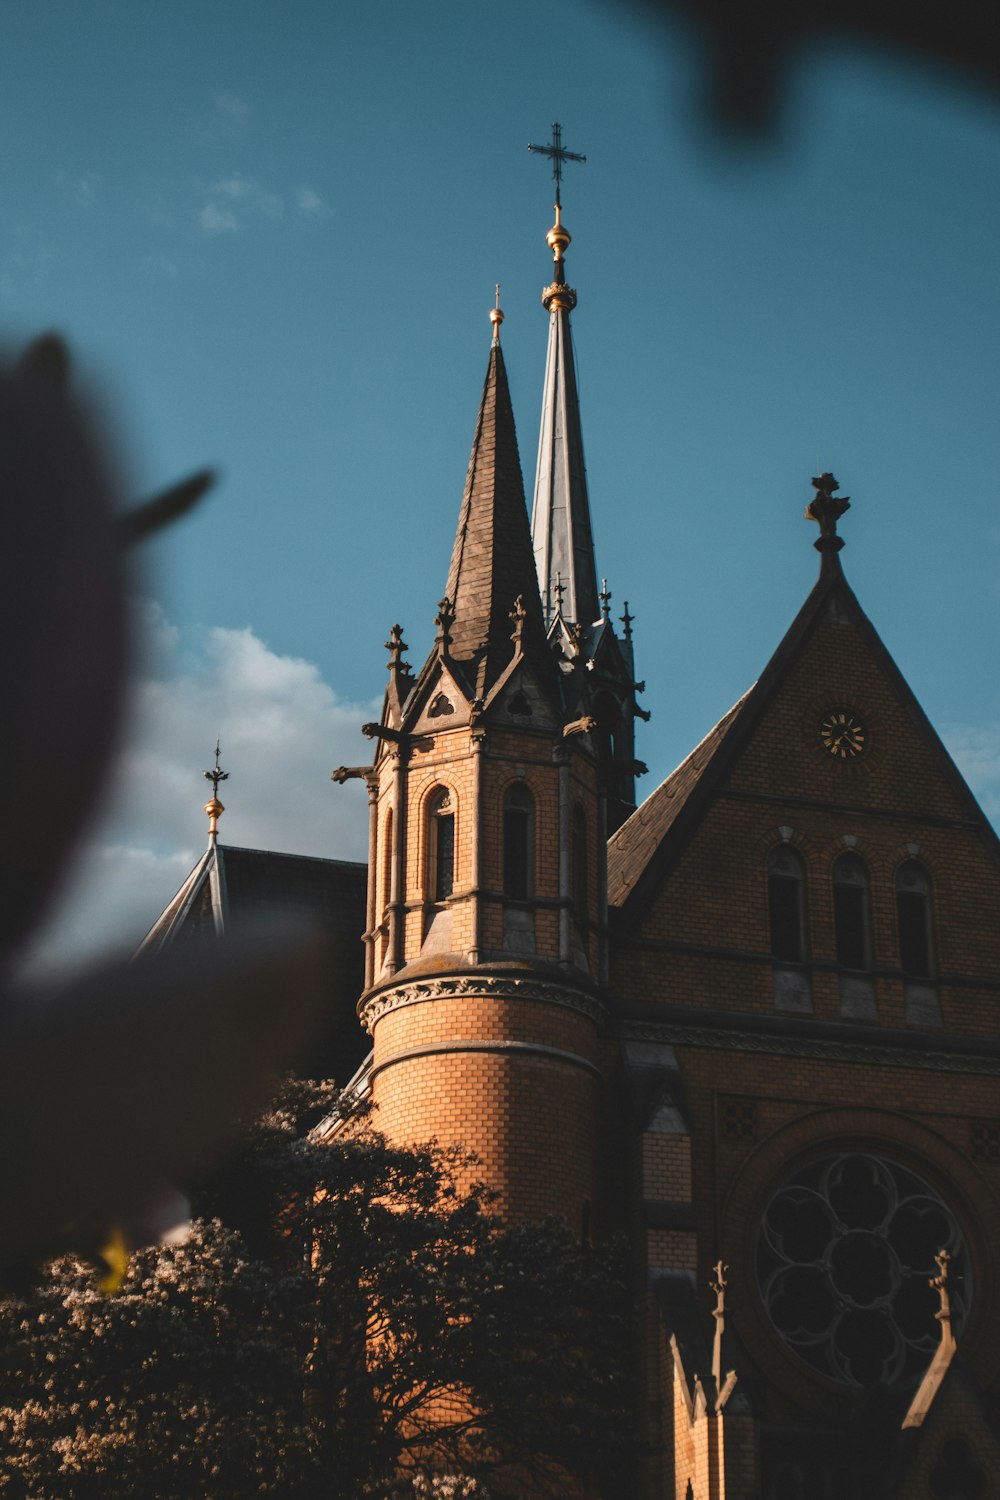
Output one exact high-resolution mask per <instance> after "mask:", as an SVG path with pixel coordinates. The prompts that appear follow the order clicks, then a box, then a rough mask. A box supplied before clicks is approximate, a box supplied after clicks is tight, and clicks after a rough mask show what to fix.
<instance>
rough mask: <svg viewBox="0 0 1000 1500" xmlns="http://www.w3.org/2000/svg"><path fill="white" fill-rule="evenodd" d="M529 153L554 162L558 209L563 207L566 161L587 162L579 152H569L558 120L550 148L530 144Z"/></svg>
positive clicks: (553, 170)
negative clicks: (560, 193) (563, 177)
mask: <svg viewBox="0 0 1000 1500" xmlns="http://www.w3.org/2000/svg"><path fill="white" fill-rule="evenodd" d="M528 150H529V151H537V152H538V153H539V155H540V156H548V157H550V158H551V160H552V176H553V177H554V178H555V182H556V207H557V208H558V207H560V206H561V199H560V196H559V187H560V184H561V182H562V169H563V162H564V161H586V160H587V158H586V157H585V156H581V155H580V153H579V152H578V151H567V150H566V147H565V146H564V145H563V143H562V126H561V125H560V124H559V121H558V120H555V121H553V124H552V141H551V143H550V144H549V145H548V146H537V145H534V144H532V143H530V142H529V144H528Z"/></svg>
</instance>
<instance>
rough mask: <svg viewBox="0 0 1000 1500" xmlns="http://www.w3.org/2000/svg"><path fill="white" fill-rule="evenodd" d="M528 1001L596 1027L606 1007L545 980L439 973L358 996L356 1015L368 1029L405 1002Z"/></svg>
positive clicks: (581, 991)
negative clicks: (573, 1013)
mask: <svg viewBox="0 0 1000 1500" xmlns="http://www.w3.org/2000/svg"><path fill="white" fill-rule="evenodd" d="M464 999H482V1000H530V1001H531V1002H532V1003H533V1004H534V1005H559V1006H561V1007H562V1008H563V1009H564V1010H573V1011H576V1013H577V1014H578V1015H581V1016H586V1017H587V1019H588V1020H590V1021H593V1022H594V1025H595V1026H600V1025H602V1024H603V1022H604V1019H605V1009H604V1006H603V1005H602V1004H601V1002H600V1000H598V999H597V998H596V996H594V995H590V994H588V993H587V992H586V990H579V989H575V988H573V987H571V986H570V985H562V984H554V983H552V981H551V980H546V979H535V978H531V979H515V978H512V977H511V976H510V975H498V974H480V975H476V976H475V977H473V976H472V975H469V974H460V975H459V974H455V975H441V976H440V977H438V978H435V979H418V980H413V981H411V982H410V983H407V984H399V985H393V986H392V987H391V988H390V989H385V990H379V991H378V992H377V993H376V994H374V995H371V996H368V997H367V998H366V997H365V996H362V997H361V1000H360V1001H359V1002H358V1015H359V1016H360V1017H361V1022H362V1025H363V1026H364V1027H365V1029H366V1030H367V1031H372V1030H373V1029H374V1026H375V1023H376V1021H379V1020H381V1018H382V1016H385V1015H388V1013H389V1012H390V1011H391V1010H401V1009H402V1008H403V1006H404V1005H422V1004H423V1003H424V1001H426V1000H464Z"/></svg>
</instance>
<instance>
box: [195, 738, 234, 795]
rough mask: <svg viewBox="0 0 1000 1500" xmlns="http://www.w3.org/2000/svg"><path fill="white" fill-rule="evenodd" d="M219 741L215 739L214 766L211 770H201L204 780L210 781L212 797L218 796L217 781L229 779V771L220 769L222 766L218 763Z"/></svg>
mask: <svg viewBox="0 0 1000 1500" xmlns="http://www.w3.org/2000/svg"><path fill="white" fill-rule="evenodd" d="M220 743H221V742H220V741H219V740H216V742H215V766H214V768H213V769H212V770H211V771H203V772H202V775H203V776H204V778H205V780H206V781H210V782H211V783H212V796H213V797H218V795H219V782H220V781H228V780H229V772H228V771H224V770H223V769H222V767H221V766H220V765H219V745H220Z"/></svg>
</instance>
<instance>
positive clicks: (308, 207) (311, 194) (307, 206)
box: [295, 187, 331, 219]
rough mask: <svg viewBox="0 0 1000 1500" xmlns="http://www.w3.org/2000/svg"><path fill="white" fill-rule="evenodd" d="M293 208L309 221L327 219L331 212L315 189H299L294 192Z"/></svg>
mask: <svg viewBox="0 0 1000 1500" xmlns="http://www.w3.org/2000/svg"><path fill="white" fill-rule="evenodd" d="M295 207H296V209H297V210H298V212H299V213H300V214H302V215H304V217H306V218H309V219H328V218H329V217H330V213H331V210H330V208H329V207H328V205H327V204H326V203H325V202H324V200H323V198H322V197H321V195H320V194H319V193H317V191H316V189H315V188H311V187H300V188H297V189H296V191H295Z"/></svg>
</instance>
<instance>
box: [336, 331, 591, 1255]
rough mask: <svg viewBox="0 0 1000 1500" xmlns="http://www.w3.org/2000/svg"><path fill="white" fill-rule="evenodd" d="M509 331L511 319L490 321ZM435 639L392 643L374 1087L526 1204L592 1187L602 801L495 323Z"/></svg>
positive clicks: (558, 1202)
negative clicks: (544, 587)
mask: <svg viewBox="0 0 1000 1500" xmlns="http://www.w3.org/2000/svg"><path fill="white" fill-rule="evenodd" d="M493 321H494V326H495V328H496V329H498V328H499V319H497V318H495V317H494V319H493ZM436 624H437V637H436V640H435V643H434V647H433V649H432V651H431V653H430V655H429V656H428V658H427V661H426V663H425V665H424V667H423V670H422V671H421V672H420V673H419V675H418V676H416V677H415V678H414V677H411V676H410V675H409V672H408V669H407V668H406V667H405V665H404V664H403V663H402V661H401V654H400V653H401V650H402V649H403V648H402V645H401V640H402V638H401V635H400V634H399V631H398V627H395V628H394V633H393V636H392V639H391V641H390V650H391V652H392V659H391V661H390V674H391V682H390V689H389V692H388V693H387V695H386V700H385V707H384V711H383V715H382V719H381V721H380V723H379V724H370V725H366V726H365V732H366V733H367V734H369V736H370V737H372V738H373V739H374V740H375V741H376V742H377V752H376V755H375V757H374V764H373V766H372V767H371V769H370V771H369V773H368V781H369V787H370V793H371V809H372V834H371V853H372V858H371V864H370V876H369V879H370V886H369V931H368V934H367V942H368V946H369V969H368V981H369V982H368V988H367V989H366V991H365V993H364V995H363V996H362V999H361V1002H360V1005H359V1013H360V1015H361V1016H362V1019H363V1021H364V1023H365V1025H366V1026H367V1027H368V1029H369V1030H370V1032H371V1034H372V1038H373V1044H374V1052H373V1060H372V1066H371V1081H372V1094H373V1098H374V1101H375V1104H376V1106H377V1108H378V1115H377V1121H378V1125H379V1127H380V1128H381V1129H382V1130H384V1131H385V1132H386V1133H387V1134H388V1135H389V1136H390V1137H391V1138H394V1139H397V1140H406V1141H420V1140H425V1139H427V1138H428V1137H431V1136H436V1137H437V1138H438V1139H439V1140H441V1141H442V1142H456V1143H461V1144H462V1145H464V1146H466V1147H468V1148H469V1149H470V1150H471V1151H473V1152H474V1153H475V1154H476V1155H477V1156H478V1157H479V1159H480V1163H481V1165H480V1167H479V1168H478V1171H477V1175H480V1176H482V1177H484V1178H485V1180H486V1181H487V1182H489V1183H490V1184H491V1185H492V1186H493V1187H494V1188H495V1189H496V1191H497V1193H498V1194H499V1206H500V1208H501V1209H502V1211H504V1212H505V1213H506V1214H507V1215H509V1216H510V1217H512V1218H535V1217H540V1216H542V1215H544V1214H547V1213H553V1212H555V1213H559V1214H562V1215H563V1216H564V1217H565V1218H566V1219H567V1220H568V1221H569V1222H570V1223H572V1224H574V1225H580V1224H581V1222H589V1221H590V1219H591V1213H592V1205H593V1203H594V1199H595V1196H596V1182H595V1176H596V1160H597V1149H596V1120H597V1105H598V1092H599V1086H600V1079H599V1074H598V1066H597V1050H598V1031H599V1025H600V1022H601V1018H602V1015H603V1007H602V1003H601V999H600V981H601V976H602V974H603V973H604V971H605V968H606V958H605V943H606V932H605V914H604V904H603V891H604V884H605V873H604V847H605V842H606V823H605V816H604V799H603V796H602V793H601V788H600V785H599V783H600V777H599V776H598V766H597V762H598V754H597V748H596V744H595V739H594V734H593V731H594V729H595V720H594V718H593V716H592V715H591V714H590V713H589V712H588V700H587V684H586V682H585V681H584V680H583V679H584V676H585V674H584V672H583V669H582V666H581V664H580V663H579V662H577V661H574V660H572V659H563V658H562V657H561V656H560V655H557V649H554V647H553V645H552V644H551V643H550V642H549V641H548V640H547V639H546V632H545V629H544V625H543V617H542V607H541V600H540V598H539V592H538V583H537V577H536V573H535V567H534V558H533V554H532V547H531V536H530V531H529V526H528V517H527V511H526V508H525V502H524V490H523V483H522V478H521V467H520V461H519V458H518V451H517V439H516V435H515V430H514V418H513V412H512V409H511V402H510V394H509V390H508V386H507V376H506V371H505V369H504V361H503V354H502V351H501V349H500V344H499V340H498V338H497V337H494V342H493V346H492V348H491V351H490V358H489V367H488V370H487V375H486V382H485V386H484V389H483V397H482V401H481V403H480V408H479V416H478V420H477V424H476V433H475V438H474V442H473V447H472V457H471V460H470V463H469V470H468V475H467V478H466V483H465V491H464V494H463V497H462V504H461V509H460V513H459V522H458V529H457V533H456V538H455V545H454V549H453V555H452V561H451V567H450V571H449V575H448V583H447V593H446V595H445V597H444V599H443V600H442V601H441V603H440V605H439V608H438V614H437V620H436Z"/></svg>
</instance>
